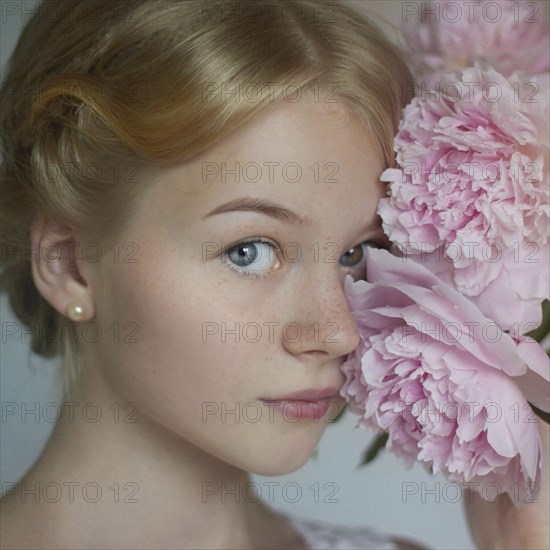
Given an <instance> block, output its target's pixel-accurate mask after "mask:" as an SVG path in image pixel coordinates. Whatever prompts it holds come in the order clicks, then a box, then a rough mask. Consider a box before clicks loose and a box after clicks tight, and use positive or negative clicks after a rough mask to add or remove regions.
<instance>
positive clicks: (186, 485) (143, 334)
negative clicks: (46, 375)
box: [1, 95, 539, 549]
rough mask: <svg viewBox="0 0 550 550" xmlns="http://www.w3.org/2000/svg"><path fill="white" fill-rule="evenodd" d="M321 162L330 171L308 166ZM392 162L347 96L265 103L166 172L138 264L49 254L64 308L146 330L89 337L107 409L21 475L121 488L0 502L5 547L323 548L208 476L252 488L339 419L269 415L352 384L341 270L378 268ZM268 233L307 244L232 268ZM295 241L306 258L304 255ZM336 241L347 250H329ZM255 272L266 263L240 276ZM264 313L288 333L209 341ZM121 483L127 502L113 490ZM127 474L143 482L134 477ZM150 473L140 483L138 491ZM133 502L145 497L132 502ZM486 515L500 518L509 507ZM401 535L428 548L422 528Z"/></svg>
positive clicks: (59, 234) (42, 278)
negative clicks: (219, 167) (365, 253)
mask: <svg viewBox="0 0 550 550" xmlns="http://www.w3.org/2000/svg"><path fill="white" fill-rule="evenodd" d="M211 162H215V163H218V164H219V163H221V162H226V163H227V167H234V165H235V163H236V162H239V163H240V164H241V165H245V164H247V163H251V162H255V163H258V164H259V165H260V166H262V167H265V166H268V164H267V163H273V162H278V163H280V164H279V166H284V165H285V164H287V163H289V162H296V163H298V164H299V166H300V167H301V169H302V176H301V177H300V178H299V180H298V181H296V182H291V181H289V178H285V177H283V176H282V174H281V171H277V170H275V172H274V174H271V173H270V172H269V170H268V169H267V168H265V169H264V170H262V175H261V179H260V180H258V181H252V179H249V180H248V181H247V179H245V178H243V177H241V180H240V182H238V183H237V182H235V180H234V176H229V175H228V176H227V178H226V179H225V181H224V180H223V179H222V176H221V173H220V171H218V173H217V174H215V175H213V176H211V177H209V178H207V179H206V180H205V181H203V168H204V166H205V164H204V163H211ZM316 162H317V163H319V164H320V167H321V168H320V172H318V173H316V172H315V171H314V170H311V169H310V168H309V167H311V166H312V165H314V164H315V163H316ZM327 162H330V163H334V164H335V165H336V166H337V167H338V172H337V174H336V175H333V176H332V177H331V173H332V172H330V173H327V171H326V170H324V169H323V166H324V165H325V163H327ZM209 166H211V165H209ZM384 168H385V166H384V162H383V159H382V157H381V154H380V153H379V152H378V149H377V148H376V147H375V144H374V142H373V140H372V137H371V136H370V134H369V132H368V131H367V129H366V127H365V126H363V125H362V124H361V123H360V122H359V120H358V119H357V117H355V116H353V115H351V114H350V113H349V111H348V110H347V109H346V108H345V107H344V105H343V104H342V103H340V102H339V103H336V104H335V103H323V102H322V101H320V102H315V101H314V100H313V99H312V98H311V97H309V96H307V95H304V97H303V99H302V100H300V101H299V102H297V103H293V104H283V105H280V106H278V107H277V108H276V109H274V110H273V111H271V112H266V113H264V114H263V115H262V116H260V117H259V118H257V119H256V120H255V121H253V122H252V123H251V124H249V125H248V126H247V127H245V128H242V129H241V130H239V131H238V132H236V133H235V134H233V135H232V136H229V137H228V138H226V139H224V140H223V141H222V142H220V143H219V144H217V145H216V146H214V147H212V148H211V149H210V150H208V151H206V152H204V153H203V154H201V155H200V156H199V157H198V158H197V159H195V160H193V162H192V163H190V164H189V165H185V166H180V167H177V168H173V169H169V170H168V169H167V170H164V171H162V172H161V173H159V174H158V176H155V178H153V179H152V180H151V182H150V185H149V186H148V188H147V190H146V192H145V193H144V195H143V197H142V199H141V201H140V205H139V208H138V211H137V212H136V213H135V216H134V217H133V219H132V221H131V222H130V224H129V225H128V227H127V228H126V229H125V230H124V232H123V235H120V236H119V238H118V241H119V242H120V243H136V244H137V245H138V247H139V252H138V254H137V256H136V257H137V258H138V262H137V263H133V262H132V263H131V262H124V261H118V262H115V261H113V256H112V255H111V256H105V258H104V259H102V261H100V262H87V261H85V260H82V259H80V260H77V267H78V272H79V275H78V276H76V275H75V271H74V270H72V269H71V265H70V262H69V261H68V260H67V259H66V258H60V259H58V260H56V261H47V262H46V261H35V263H34V265H33V276H34V280H35V284H36V286H37V288H38V290H39V291H40V292H41V293H42V295H43V296H44V297H45V298H46V299H47V300H48V301H49V302H50V303H51V304H52V305H53V306H54V307H55V308H56V309H57V310H58V311H60V312H61V313H63V314H65V312H66V308H67V306H68V305H69V304H71V303H74V302H78V303H80V304H82V305H84V306H85V307H86V309H87V317H86V319H85V320H84V321H82V322H81V324H82V325H83V324H85V323H86V322H89V321H92V320H93V321H94V322H95V323H97V324H98V325H100V326H101V327H110V326H112V325H113V324H114V323H118V326H119V327H124V326H126V324H127V323H133V324H134V325H137V327H138V329H139V331H138V334H137V337H136V338H135V339H137V342H133V343H124V342H123V341H122V339H123V338H122V336H124V334H127V333H124V334H123V333H121V337H120V338H119V341H117V342H115V341H114V338H113V337H112V332H111V333H109V331H107V330H105V331H104V332H105V333H107V334H110V337H104V338H101V339H100V340H99V341H98V342H95V343H92V342H86V341H84V342H83V345H82V351H81V352H82V358H83V366H84V368H83V372H84V375H83V379H82V382H81V384H80V390H79V393H78V394H77V395H76V396H75V398H74V401H78V402H81V403H84V402H95V403H97V404H98V405H99V407H100V408H101V410H102V411H103V415H102V418H101V419H100V420H99V421H98V422H87V421H85V420H83V418H82V415H75V418H74V420H71V419H70V418H67V417H66V416H64V417H62V418H61V420H60V421H59V423H58V425H57V427H56V430H55V431H54V434H53V437H52V439H51V440H50V442H49V444H48V446H47V448H46V450H45V452H44V453H43V454H42V456H41V457H40V459H39V460H38V462H37V463H36V464H35V466H34V467H33V469H32V470H31V471H30V472H29V473H28V474H27V476H26V477H25V479H24V480H23V482H22V483H24V484H26V486H27V487H32V486H33V485H34V484H35V483H39V484H44V483H47V482H57V483H59V484H62V483H63V482H67V481H77V482H80V483H81V485H82V484H84V483H86V482H89V481H93V482H95V483H97V484H98V485H99V486H100V487H101V488H102V490H103V494H104V495H105V498H102V499H101V500H99V501H98V502H97V503H95V504H90V503H89V502H86V501H84V500H83V499H82V498H81V497H80V495H81V494H82V493H81V492H79V491H76V492H75V495H76V496H75V499H74V501H73V502H69V501H68V499H67V498H64V499H62V500H61V501H60V502H58V503H56V504H55V505H52V504H49V503H47V502H44V501H43V500H41V501H40V502H38V503H33V502H29V501H27V502H25V503H23V502H22V499H21V496H20V494H18V493H14V495H13V496H12V497H10V498H9V499H8V500H7V502H6V504H4V505H3V506H2V507H1V513H2V518H1V521H2V541H1V542H2V548H6V549H8V548H50V547H56V548H91V547H93V548H220V549H221V548H226V549H227V548H242V549H253V548H262V549H269V548H296V549H305V548H307V547H306V544H305V542H304V541H303V540H302V539H301V537H300V536H299V535H298V534H297V533H295V532H294V531H293V530H292V528H291V526H290V525H289V524H287V522H286V520H285V519H284V518H282V517H280V516H279V515H277V514H276V513H275V512H273V511H272V510H271V509H269V508H268V507H266V506H264V505H262V504H260V503H255V502H246V501H245V500H243V499H241V500H240V501H238V502H237V501H236V500H233V499H231V498H227V499H226V500H225V502H222V500H221V498H220V495H219V493H218V494H213V495H212V494H210V495H208V498H205V484H206V483H207V484H209V485H208V487H209V488H210V489H211V488H212V487H221V484H222V483H225V484H226V486H227V487H231V486H233V487H235V486H237V487H242V486H243V485H244V484H245V483H247V482H248V481H249V480H250V478H249V474H248V472H254V473H257V474H260V475H282V474H287V473H289V472H292V471H295V470H296V469H298V468H300V467H301V466H302V465H303V464H305V463H306V462H307V460H308V459H309V458H310V457H311V455H312V454H313V452H314V451H315V449H316V446H317V444H318V442H319V440H320V438H321V436H322V434H323V432H324V430H325V429H326V427H327V426H328V423H326V422H323V421H313V420H309V419H301V420H299V421H298V422H289V421H288V420H285V418H284V417H283V416H282V415H277V414H273V415H270V414H269V410H268V408H267V407H266V406H265V405H262V404H261V402H260V401H259V400H260V398H275V397H280V396H284V395H287V394H289V393H291V392H295V391H299V390H305V389H308V388H326V387H333V386H334V387H337V388H339V387H340V386H341V385H342V383H343V381H344V376H343V374H342V373H341V371H340V369H339V367H340V365H341V364H342V362H343V361H344V360H345V357H346V355H347V354H348V353H349V352H350V351H352V350H353V349H354V348H355V347H356V345H357V343H358V341H359V334H358V332H357V329H356V327H355V325H354V323H353V319H352V317H351V314H350V311H349V308H348V306H347V303H346V300H345V296H344V292H343V283H344V278H345V276H346V274H351V275H353V276H354V277H359V276H360V274H361V273H362V272H363V271H364V268H365V265H364V261H363V260H362V259H361V254H360V253H359V251H358V249H359V248H360V247H361V243H365V242H368V243H369V244H370V243H373V242H375V241H376V242H379V243H383V242H384V236H383V233H382V231H381V229H380V227H379V226H378V224H377V217H376V206H377V202H378V200H379V198H380V197H381V196H383V194H384V189H383V186H382V185H381V183H380V181H379V176H380V174H381V173H382V171H383V169H384ZM251 174H252V172H251ZM272 176H273V177H272ZM293 176H294V174H293ZM254 178H255V175H254ZM325 180H328V181H325ZM330 180H333V181H330ZM243 197H245V198H246V197H248V198H251V197H253V198H255V199H258V200H265V201H269V202H270V203H276V204H277V205H280V206H281V207H283V208H286V209H288V210H291V211H292V212H294V213H296V214H297V215H298V216H300V217H301V218H303V219H304V220H305V221H306V223H303V224H286V223H284V222H283V221H281V220H277V219H274V218H273V217H271V216H268V215H266V214H262V213H259V212H252V211H232V212H225V213H219V214H215V215H211V216H207V214H208V213H209V212H211V211H212V210H214V209H216V208H217V207H219V206H220V205H222V204H225V203H227V202H229V201H232V200H234V199H237V198H243ZM358 199H359V200H358ZM258 238H259V239H260V240H267V241H269V242H272V243H275V244H276V245H278V246H279V247H281V248H282V247H284V246H285V245H287V244H289V243H292V247H293V249H292V251H291V249H290V248H287V250H288V252H287V254H286V255H285V254H279V253H278V252H277V251H276V250H273V249H271V248H270V247H269V245H266V244H265V243H264V244H261V243H260V244H259V245H257V246H259V248H255V251H256V252H260V251H261V254H262V261H261V262H257V263H256V264H253V265H252V264H251V265H249V266H246V267H243V266H242V265H241V266H237V265H235V264H233V266H232V268H231V267H228V264H229V263H231V258H232V257H234V256H235V255H233V256H230V255H229V250H230V248H229V245H233V244H236V243H238V242H240V241H243V240H246V241H255V242H257V240H258ZM32 239H33V242H35V243H37V244H38V245H39V246H41V247H47V246H48V244H49V243H55V242H63V241H67V240H74V241H76V242H77V243H80V245H79V246H81V245H82V243H85V242H88V241H90V240H93V236H90V235H83V234H79V233H77V232H76V231H75V230H74V229H72V228H70V227H67V226H64V225H60V224H58V223H56V222H55V221H54V220H52V219H51V218H48V217H46V216H39V217H37V218H36V220H35V221H34V223H33V226H32ZM212 243H214V244H215V245H221V243H225V244H226V245H227V247H228V248H227V251H228V254H227V255H226V257H225V258H223V257H222V256H220V255H217V254H214V253H213V254H210V255H208V254H207V256H206V257H205V256H204V255H203V254H204V252H205V249H206V250H207V251H211V250H212V248H205V245H208V246H210V245H212ZM363 246H366V245H363ZM312 247H313V248H312ZM316 247H317V248H316ZM351 249H354V251H355V252H354V253H353V254H349V255H345V256H344V254H345V253H346V251H349V250H351ZM295 250H300V251H301V253H302V256H301V258H300V259H299V260H296V261H289V259H288V257H290V256H291V257H292V258H295V255H294V253H293V252H294V251H295ZM315 250H318V251H319V254H315ZM335 250H337V251H338V253H337V254H336V261H329V259H328V258H329V257H331V258H332V257H334V251H335ZM269 251H270V252H271V254H269V253H268V252H269ZM291 252H292V254H291ZM329 255H330V256H329ZM77 258H78V254H77ZM350 258H352V260H357V261H356V263H353V261H350ZM264 259H265V260H266V261H263V260H264ZM339 259H342V261H339ZM239 268H240V270H241V271H242V272H244V271H247V272H254V273H256V274H258V272H259V271H261V272H262V274H263V275H265V276H264V277H261V278H256V277H254V276H253V274H252V275H249V276H242V275H241V274H239V273H238V272H237V271H236V269H237V270H238V269H239ZM251 322H252V323H258V324H259V325H260V326H261V327H262V328H263V327H267V326H269V325H266V323H273V325H272V326H273V327H274V330H273V332H270V331H268V330H264V331H263V332H262V336H261V337H260V338H259V339H258V340H257V341H254V340H255V339H254V340H251V339H248V341H247V339H246V338H245V337H243V336H242V334H241V337H240V340H239V341H236V340H235V337H234V336H233V335H231V334H228V335H226V337H225V339H224V338H223V337H222V334H221V331H218V332H217V333H208V337H207V338H206V341H205V332H204V331H205V329H206V327H209V329H212V327H216V326H217V327H221V325H222V323H226V324H227V326H228V328H231V329H233V328H234V327H235V325H236V324H237V323H239V326H241V327H242V326H244V325H246V324H247V323H251ZM287 323H293V324H294V325H293V326H294V327H296V326H298V327H300V329H301V337H300V338H298V339H296V338H295V336H296V333H295V332H293V331H291V330H289V331H287V332H285V331H282V330H281V327H283V326H285V325H286V324H287ZM134 325H131V326H134ZM312 327H317V329H316V330H315V329H314V328H312ZM334 327H336V331H335V330H334ZM251 402H252V403H256V404H257V406H258V408H259V410H261V411H262V416H261V418H260V420H259V421H256V422H250V421H246V419H245V417H244V416H242V415H241V416H238V417H237V418H238V421H235V416H228V417H227V419H226V421H225V422H222V415H221V413H219V412H218V413H215V414H210V415H208V416H207V417H206V418H205V416H204V414H205V404H208V405H209V406H212V404H214V405H218V406H219V407H220V408H221V406H222V404H223V405H226V406H227V408H228V409H232V410H235V408H236V406H238V404H240V405H241V406H242V405H245V404H247V403H251ZM333 402H334V407H333V408H332V410H331V416H332V417H334V416H335V415H336V414H337V412H338V411H339V410H341V409H342V407H343V405H344V400H343V398H341V397H339V396H336V397H334V398H333ZM115 403H119V404H120V417H119V421H118V422H116V421H114V413H113V410H112V409H113V406H114V404H115ZM127 403H134V404H135V405H136V406H137V407H138V411H139V412H138V414H137V416H136V417H137V420H138V421H137V422H124V421H123V419H124V418H127V416H128V409H124V408H123V406H124V405H125V404H127ZM132 410H134V409H130V412H132ZM208 410H209V411H211V410H212V409H208ZM253 411H254V409H253V410H251V412H250V414H251V415H253ZM115 483H119V487H120V495H119V497H120V498H119V501H118V502H114V498H113V490H112V489H110V487H113V484H115ZM126 483H133V484H135V485H130V486H129V488H127V489H124V485H125V484H126ZM136 486H137V488H138V492H137V494H130V493H131V492H132V491H134V490H135V488H136ZM127 487H128V486H127ZM125 497H126V498H128V497H130V499H132V498H133V499H134V500H137V501H138V502H123V500H124V498H125ZM537 506H538V505H534V506H533V509H532V510H531V511H530V512H529V513H530V514H531V516H530V517H534V516H533V515H536V513H537V510H539V508H537ZM487 514H488V515H489V517H492V518H495V517H497V514H498V510H497V507H496V506H493V507H492V508H491V507H489V508H487ZM528 519H529V518H528ZM528 519H524V518H520V519H518V521H522V522H525V523H527V522H528ZM471 525H472V528H473V529H474V530H476V532H477V533H478V534H479V536H483V534H484V533H487V532H488V531H487V525H488V524H487V523H484V524H482V525H479V524H477V523H476V522H472V523H471ZM400 545H401V547H402V548H415V546H414V545H413V544H412V543H409V542H407V541H401V542H400Z"/></svg>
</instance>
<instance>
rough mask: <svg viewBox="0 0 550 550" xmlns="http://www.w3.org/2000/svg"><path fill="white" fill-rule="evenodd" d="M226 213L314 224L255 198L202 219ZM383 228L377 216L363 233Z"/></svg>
mask: <svg viewBox="0 0 550 550" xmlns="http://www.w3.org/2000/svg"><path fill="white" fill-rule="evenodd" d="M226 212H257V213H259V214H264V215H266V216H270V217H271V218H274V219H275V220H278V221H280V222H281V223H284V224H286V225H299V226H310V225H311V224H312V221H311V220H310V219H309V218H308V217H307V216H304V217H302V216H300V215H299V214H297V213H296V212H293V211H292V210H289V209H288V208H285V207H284V206H282V205H280V204H277V203H274V202H271V201H266V200H264V199H258V198H253V197H241V198H237V199H233V200H231V201H229V202H226V203H224V204H220V205H219V206H217V207H216V208H214V209H213V210H211V211H210V212H208V214H206V215H205V216H203V217H202V219H203V220H205V219H206V218H209V217H210V216H216V215H217V214H224V213H226ZM381 227H382V224H381V219H380V216H378V215H377V216H376V218H375V219H374V220H373V221H372V222H371V223H369V224H367V225H366V226H364V227H363V231H364V232H370V231H373V230H375V229H378V228H381Z"/></svg>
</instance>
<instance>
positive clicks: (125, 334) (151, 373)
mask: <svg viewBox="0 0 550 550" xmlns="http://www.w3.org/2000/svg"><path fill="white" fill-rule="evenodd" d="M161 261H162V263H161ZM183 266H186V267H185V268H184V267H183ZM209 274H210V277H209ZM220 276H221V278H222V279H225V281H224V282H221V281H220V280H218V279H219V278H220ZM105 280H108V281H109V287H108V288H105V289H103V291H104V293H103V295H102V296H101V297H99V300H98V312H97V316H96V320H97V322H98V323H99V324H100V325H101V326H103V327H113V329H112V330H111V331H110V332H111V334H114V329H115V327H116V329H117V330H118V338H117V340H118V341H113V340H114V339H113V338H110V339H109V340H108V341H106V342H104V345H102V346H99V347H98V348H97V349H96V350H94V351H95V352H96V353H97V354H98V357H97V363H98V365H100V366H101V368H103V371H104V373H105V376H106V378H107V379H108V380H109V382H110V384H111V385H112V387H113V390H114V392H115V393H116V394H120V395H123V396H124V398H125V399H126V400H127V401H134V402H136V403H137V404H138V405H139V407H140V410H142V411H146V412H147V414H149V415H151V416H153V417H155V418H156V419H157V420H161V421H162V424H170V425H172V426H173V427H175V426H180V428H183V426H182V422H183V423H184V424H185V425H186V426H189V425H191V424H195V425H196V424H200V423H202V422H203V416H204V414H205V410H206V411H207V410H212V408H213V407H219V406H221V404H222V403H223V404H227V408H228V409H230V408H232V409H234V407H235V403H236V402H239V403H242V404H244V403H248V402H250V401H253V400H255V399H257V398H258V397H260V396H261V395H262V393H263V394H266V393H267V391H268V390H269V388H270V383H269V380H262V375H261V374H260V372H259V371H261V370H263V371H264V375H265V370H266V366H267V365H266V361H267V358H268V357H269V355H270V354H272V353H273V350H274V345H275V343H274V342H268V341H266V339H262V340H261V341H258V342H253V341H252V340H251V339H249V340H248V341H246V339H243V335H242V332H241V331H238V333H237V334H235V333H234V332H231V331H232V330H234V328H235V327H236V326H238V327H243V326H245V325H246V324H247V323H248V322H249V321H250V320H251V316H252V315H253V313H252V312H251V311H250V308H249V307H241V308H239V307H238V304H239V303H241V304H242V303H243V302H242V301H241V300H240V299H238V298H237V297H236V296H235V293H234V292H233V293H231V292H230V290H231V288H233V287H232V286H231V281H227V278H226V277H225V276H224V275H220V273H219V272H218V271H215V270H214V269H213V266H208V265H203V264H202V263H200V262H199V264H198V265H196V264H194V263H193V262H190V261H186V260H185V258H180V257H179V256H177V255H171V254H170V253H169V252H167V251H164V253H163V254H160V253H159V254H158V255H157V254H155V255H154V256H153V255H150V256H148V257H142V258H141V259H140V262H139V263H137V264H130V263H126V264H125V263H121V264H118V265H115V266H113V268H112V269H111V270H110V273H109V274H108V276H106V277H105ZM220 282H221V284H218V283H220ZM228 293H229V295H230V296H231V298H228ZM245 303H247V301H246V300H245ZM264 313H265V312H264ZM178 431H180V430H178Z"/></svg>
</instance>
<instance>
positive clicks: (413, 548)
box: [391, 537, 430, 550]
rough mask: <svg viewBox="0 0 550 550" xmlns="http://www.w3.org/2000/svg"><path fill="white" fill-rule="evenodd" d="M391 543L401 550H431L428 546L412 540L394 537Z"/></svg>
mask: <svg viewBox="0 0 550 550" xmlns="http://www.w3.org/2000/svg"><path fill="white" fill-rule="evenodd" d="M391 542H392V543H393V544H394V545H395V547H396V548H398V549H399V550H430V549H429V548H428V547H427V546H421V545H420V544H419V543H418V542H416V541H412V540H410V539H403V538H398V537H392V538H391Z"/></svg>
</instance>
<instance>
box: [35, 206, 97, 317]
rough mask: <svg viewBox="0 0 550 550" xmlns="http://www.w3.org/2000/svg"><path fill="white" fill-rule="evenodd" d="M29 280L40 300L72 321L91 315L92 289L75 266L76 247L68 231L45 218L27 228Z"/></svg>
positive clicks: (38, 215) (66, 227)
mask: <svg viewBox="0 0 550 550" xmlns="http://www.w3.org/2000/svg"><path fill="white" fill-rule="evenodd" d="M30 240H31V251H32V254H31V265H32V276H33V279H34V284H35V285H36V288H37V289H38V291H39V292H40V294H42V296H43V297H44V298H45V299H46V300H47V301H48V302H49V303H50V304H51V305H52V306H53V307H54V308H55V309H56V310H57V311H58V312H59V313H61V314H62V315H65V316H67V317H70V318H71V319H73V320H74V321H82V320H90V319H91V318H93V317H94V315H95V310H94V302H93V295H92V289H91V287H90V286H89V285H88V283H87V281H86V280H85V279H84V277H83V276H82V274H81V273H80V271H79V269H78V265H77V252H78V243H77V241H76V239H75V235H74V233H73V231H72V229H71V228H70V227H69V226H68V225H65V224H63V223H61V222H59V221H58V220H56V219H55V218H53V217H51V216H48V215H46V214H37V215H36V216H35V217H34V218H33V220H32V223H31V227H30Z"/></svg>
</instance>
